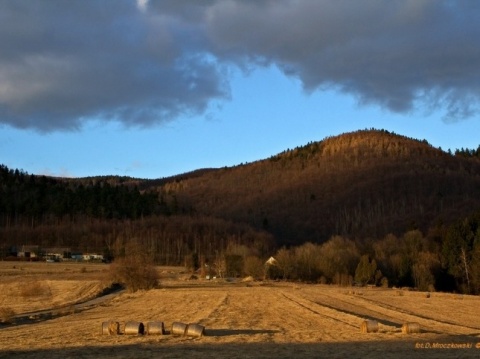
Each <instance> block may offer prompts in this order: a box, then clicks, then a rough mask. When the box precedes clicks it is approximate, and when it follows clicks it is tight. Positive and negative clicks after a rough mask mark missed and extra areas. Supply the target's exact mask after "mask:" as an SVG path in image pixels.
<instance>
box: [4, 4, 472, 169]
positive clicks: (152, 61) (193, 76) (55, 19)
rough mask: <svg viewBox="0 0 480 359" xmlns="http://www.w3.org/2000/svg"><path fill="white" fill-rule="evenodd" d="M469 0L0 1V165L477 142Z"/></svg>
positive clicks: (90, 165) (162, 162) (136, 165)
mask: <svg viewBox="0 0 480 359" xmlns="http://www.w3.org/2000/svg"><path fill="white" fill-rule="evenodd" d="M478 39H480V2H479V1H477V0H455V1H453V0H362V1H357V0H316V1H311V0H203V1H199V0H49V1H30V0H15V1H10V0H0V44H1V46H0V164H3V165H6V166H7V167H9V168H18V169H22V170H24V171H25V172H28V173H31V174H39V175H50V176H61V177H86V176H99V175H120V176H131V177H137V178H161V177H168V176H172V175H176V174H181V173H184V172H188V171H192V170H196V169H200V168H212V167H214V168H218V167H225V166H227V167H228V166H234V165H238V164H241V163H248V162H253V161H256V160H261V159H265V158H268V157H270V156H272V155H275V154H277V153H279V152H282V151H284V150H286V149H292V148H295V147H297V146H302V145H305V144H307V143H308V142H310V141H320V140H322V139H324V138H325V137H328V136H335V135H339V134H341V133H345V132H351V131H356V130H359V129H365V128H377V129H386V130H388V131H393V132H395V133H398V134H401V135H405V136H408V137H413V138H417V139H420V140H423V139H425V140H427V141H428V142H429V143H430V144H432V145H433V146H435V147H441V148H442V149H444V150H447V149H452V150H454V149H457V148H462V147H463V148H475V149H476V148H477V147H478V146H479V145H480V42H479V40H478Z"/></svg>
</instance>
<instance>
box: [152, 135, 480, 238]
mask: <svg viewBox="0 0 480 359" xmlns="http://www.w3.org/2000/svg"><path fill="white" fill-rule="evenodd" d="M478 154H480V150H477V151H469V150H463V149H462V150H461V151H457V153H456V154H451V153H448V152H444V151H442V150H441V149H437V148H434V147H432V146H431V145H429V144H428V143H427V142H426V141H424V140H423V141H419V140H415V139H411V138H407V137H404V136H400V135H396V134H393V133H389V132H387V131H376V130H364V131H358V132H353V133H347V134H343V135H340V136H336V137H331V138H326V139H324V140H323V141H320V142H313V143H310V144H308V145H306V146H303V147H299V148H296V149H293V150H287V151H285V152H283V153H280V154H278V155H276V156H273V157H271V158H269V159H266V160H261V161H257V162H254V163H250V164H246V165H240V166H236V167H232V168H224V169H219V170H216V171H211V172H207V173H205V174H204V175H202V176H197V177H192V178H187V179H185V180H180V181H178V180H177V181H174V182H170V183H167V184H164V185H163V186H161V187H159V188H158V189H159V190H160V191H161V192H162V193H163V194H164V195H165V196H166V197H168V196H174V197H175V200H176V201H177V202H178V205H179V206H180V207H181V208H183V210H184V211H187V212H190V213H197V214H202V215H207V216H213V217H217V218H224V219H229V220H232V221H237V222H243V223H248V224H250V225H251V226H253V227H255V228H259V229H260V228H263V229H266V230H267V231H269V232H271V233H272V234H274V236H275V238H276V239H277V240H278V241H279V243H286V244H298V243H303V242H305V241H312V242H323V241H325V240H327V239H328V238H330V237H331V236H332V235H335V234H341V235H345V236H348V237H350V238H365V237H374V238H378V237H381V236H384V235H386V234H388V233H403V232H405V231H406V230H408V229H413V228H419V229H421V230H422V231H427V230H428V228H430V227H432V226H435V225H437V224H440V223H451V222H452V221H455V220H457V219H458V218H463V217H465V216H468V215H469V214H471V213H472V212H474V211H476V210H478V209H480V159H479V157H478Z"/></svg>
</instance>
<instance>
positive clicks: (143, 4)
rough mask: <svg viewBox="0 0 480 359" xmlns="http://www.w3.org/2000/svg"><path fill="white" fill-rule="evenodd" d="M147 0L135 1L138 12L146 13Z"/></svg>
mask: <svg viewBox="0 0 480 359" xmlns="http://www.w3.org/2000/svg"><path fill="white" fill-rule="evenodd" d="M147 5H148V0H137V7H138V9H139V10H140V11H146V10H147Z"/></svg>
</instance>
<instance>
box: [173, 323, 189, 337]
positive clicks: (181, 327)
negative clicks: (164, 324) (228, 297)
mask: <svg viewBox="0 0 480 359" xmlns="http://www.w3.org/2000/svg"><path fill="white" fill-rule="evenodd" d="M187 327H188V325H187V324H184V323H180V322H173V323H172V331H171V333H172V335H185V333H186V332H187Z"/></svg>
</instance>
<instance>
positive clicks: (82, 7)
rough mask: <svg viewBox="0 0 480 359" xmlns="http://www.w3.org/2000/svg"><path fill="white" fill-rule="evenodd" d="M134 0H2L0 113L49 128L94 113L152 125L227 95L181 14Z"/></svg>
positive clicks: (14, 121)
mask: <svg viewBox="0 0 480 359" xmlns="http://www.w3.org/2000/svg"><path fill="white" fill-rule="evenodd" d="M147 10H148V8H145V11H143V10H142V11H139V9H138V7H137V3H136V2H134V1H120V0H118V1H117V0H115V1H100V2H96V1H95V2H84V1H73V2H72V1H60V0H56V1H55V0H52V1H47V2H31V1H28V0H18V1H13V2H1V3H0V13H1V15H0V18H1V20H0V43H1V44H2V51H1V52H0V119H1V120H0V121H2V122H3V123H6V124H9V125H12V126H14V127H18V128H35V129H38V130H41V131H50V130H55V129H69V130H71V129H76V128H79V127H81V125H82V122H83V121H85V120H87V119H89V118H98V119H103V120H106V121H111V120H116V121H121V122H123V123H125V124H127V125H138V126H148V125H150V124H152V123H157V122H163V121H168V120H171V119H172V118H175V117H177V116H179V115H184V114H190V113H199V112H202V111H204V110H205V108H206V107H207V106H208V103H209V102H210V101H211V100H212V99H223V98H227V97H228V95H229V89H228V84H227V83H226V81H225V79H224V77H223V76H222V75H221V73H220V72H221V65H219V64H216V63H215V61H214V59H212V58H208V56H206V55H207V54H205V53H204V49H202V48H200V47H196V46H191V45H192V44H191V42H190V41H189V40H188V38H189V36H190V33H189V31H190V30H189V29H188V28H186V27H185V26H182V24H178V23H177V22H176V21H175V19H172V18H169V17H166V16H162V15H161V14H148V11H147Z"/></svg>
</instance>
